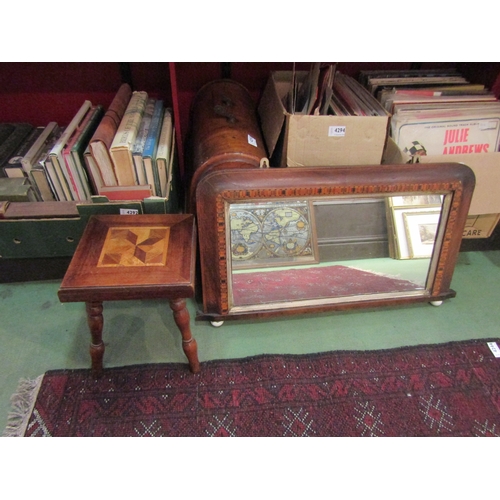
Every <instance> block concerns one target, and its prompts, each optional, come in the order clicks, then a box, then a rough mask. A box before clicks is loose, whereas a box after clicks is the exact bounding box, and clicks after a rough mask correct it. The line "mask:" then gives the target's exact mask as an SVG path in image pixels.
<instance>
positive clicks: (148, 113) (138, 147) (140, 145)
mask: <svg viewBox="0 0 500 500" xmlns="http://www.w3.org/2000/svg"><path fill="white" fill-rule="evenodd" d="M155 103H156V99H153V98H152V97H151V98H149V99H148V101H147V103H146V108H145V109H144V115H143V116H142V120H141V125H140V126H139V131H138V132H137V138H136V140H135V144H134V146H133V148H132V157H133V158H134V167H135V174H136V179H137V184H139V185H142V184H146V183H147V180H146V171H145V170H144V162H143V161H142V153H143V152H144V145H145V144H146V139H147V137H148V133H149V127H150V125H151V119H152V118H153V111H154V109H155Z"/></svg>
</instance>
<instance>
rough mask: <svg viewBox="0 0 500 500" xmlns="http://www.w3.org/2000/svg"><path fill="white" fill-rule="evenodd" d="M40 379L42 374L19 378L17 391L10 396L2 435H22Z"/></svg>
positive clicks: (36, 394)
mask: <svg viewBox="0 0 500 500" xmlns="http://www.w3.org/2000/svg"><path fill="white" fill-rule="evenodd" d="M42 380H43V375H40V376H39V377H37V378H35V379H27V378H22V379H20V380H19V384H18V386H17V391H16V392H15V393H14V394H13V395H12V396H11V398H10V402H11V405H12V410H11V412H10V413H9V415H8V417H7V427H5V430H4V433H3V437H22V436H24V433H25V432H26V427H27V425H28V421H29V418H30V416H31V413H32V412H33V408H34V407H35V402H36V398H37V396H38V391H39V390H40V387H41V385H42Z"/></svg>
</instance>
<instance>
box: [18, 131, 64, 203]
mask: <svg viewBox="0 0 500 500" xmlns="http://www.w3.org/2000/svg"><path fill="white" fill-rule="evenodd" d="M47 129H48V130H47ZM47 132H48V135H47V137H46V139H45V141H44V142H43V144H42V145H41V148H40V150H39V151H38V153H37V155H36V156H32V157H31V159H30V160H29V163H30V170H29V172H28V177H29V179H30V181H31V185H32V186H33V189H34V190H35V193H36V195H37V198H38V201H56V197H55V191H54V187H53V186H52V184H51V182H50V179H49V178H48V175H47V171H46V167H45V162H46V160H47V158H48V156H49V153H50V151H51V150H52V148H53V147H54V144H55V143H56V142H57V141H58V139H59V137H61V134H62V133H63V129H62V128H61V127H59V126H58V125H57V123H56V122H50V123H49V124H48V125H47V127H46V130H45V131H44V134H46V133H47ZM30 154H31V150H30V152H29V153H28V155H27V156H29V155H30ZM23 160H26V156H25V157H24V158H23Z"/></svg>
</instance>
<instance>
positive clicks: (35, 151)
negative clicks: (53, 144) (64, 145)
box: [21, 122, 59, 174]
mask: <svg viewBox="0 0 500 500" xmlns="http://www.w3.org/2000/svg"><path fill="white" fill-rule="evenodd" d="M58 130H59V126H58V125H57V123H56V122H49V123H48V124H47V125H46V126H45V128H44V129H43V132H42V133H41V134H40V135H39V136H38V138H37V140H36V141H35V142H34V143H33V145H32V146H31V148H30V149H29V150H28V151H27V153H26V154H25V155H24V156H23V158H22V160H21V165H22V167H23V169H24V171H25V173H26V174H29V172H30V170H31V169H32V168H33V166H34V164H35V162H36V160H37V159H38V157H39V156H40V153H41V152H42V150H43V149H44V148H45V147H46V145H47V143H48V142H49V141H50V140H51V138H52V137H53V136H54V134H56V133H57V132H58Z"/></svg>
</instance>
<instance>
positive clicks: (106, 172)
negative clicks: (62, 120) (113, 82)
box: [89, 83, 132, 186]
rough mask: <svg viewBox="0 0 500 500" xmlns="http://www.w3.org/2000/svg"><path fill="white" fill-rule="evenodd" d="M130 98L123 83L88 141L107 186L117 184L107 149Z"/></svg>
mask: <svg viewBox="0 0 500 500" xmlns="http://www.w3.org/2000/svg"><path fill="white" fill-rule="evenodd" d="M131 96H132V89H131V88H130V85H129V84H128V83H123V84H122V85H121V86H120V88H119V89H118V91H117V93H116V95H115V97H114V98H113V100H112V101H111V104H110V105H109V108H108V109H107V111H106V113H105V114H104V116H103V118H102V120H101V122H100V123H99V126H98V127H97V129H96V131H95V132H94V135H93V136H92V138H91V139H90V149H89V152H90V154H91V155H92V157H93V159H94V162H95V164H96V166H97V168H98V169H99V171H100V174H101V177H102V179H103V182H104V183H105V184H106V185H107V186H116V185H117V184H118V182H117V180H116V175H115V171H114V166H113V160H112V159H111V155H110V153H109V149H110V147H111V144H112V142H113V139H114V137H115V135H116V131H117V130H118V127H119V125H120V122H121V120H122V118H123V115H124V113H125V110H126V109H127V105H128V103H129V101H130V98H131Z"/></svg>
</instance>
